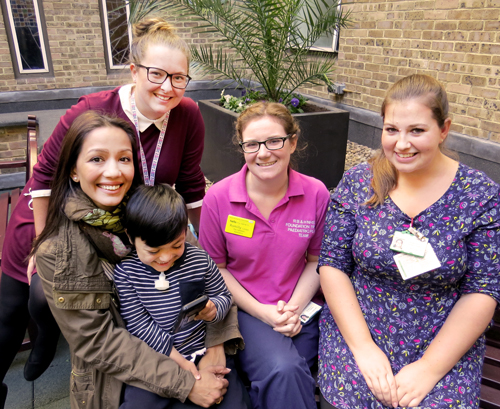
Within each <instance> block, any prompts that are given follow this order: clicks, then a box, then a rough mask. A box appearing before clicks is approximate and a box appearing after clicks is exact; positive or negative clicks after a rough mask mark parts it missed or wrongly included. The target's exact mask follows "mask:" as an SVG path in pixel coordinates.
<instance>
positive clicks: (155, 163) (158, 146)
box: [130, 94, 170, 186]
mask: <svg viewBox="0 0 500 409" xmlns="http://www.w3.org/2000/svg"><path fill="white" fill-rule="evenodd" d="M130 105H131V107H132V117H133V119H134V125H135V129H136V130H137V140H138V141H139V151H140V152H141V163H142V173H143V175H144V184H146V185H148V186H154V184H155V175H156V167H157V166H158V160H159V158H160V152H161V147H162V145H163V139H164V138H165V132H166V131H167V125H168V118H169V117H170V110H169V111H167V114H166V116H165V119H164V120H163V125H162V127H161V132H160V136H158V143H157V144H156V149H155V154H154V157H153V163H152V164H151V176H150V175H149V172H148V164H147V163H146V155H144V149H143V148H142V143H141V132H140V130H139V120H138V119H137V109H136V107H135V97H134V94H132V96H131V97H130Z"/></svg>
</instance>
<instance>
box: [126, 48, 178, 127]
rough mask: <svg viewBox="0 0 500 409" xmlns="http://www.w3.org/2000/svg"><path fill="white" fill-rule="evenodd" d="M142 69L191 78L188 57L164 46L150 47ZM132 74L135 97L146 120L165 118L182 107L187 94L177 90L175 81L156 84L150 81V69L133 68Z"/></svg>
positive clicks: (132, 66)
mask: <svg viewBox="0 0 500 409" xmlns="http://www.w3.org/2000/svg"><path fill="white" fill-rule="evenodd" d="M141 65H144V66H145V67H155V68H160V69H162V70H164V71H167V72H168V73H169V74H184V75H188V62H187V58H186V56H185V55H184V53H183V52H182V51H180V50H177V49H173V48H170V47H166V46H163V45H151V46H149V47H148V49H147V50H146V53H145V55H144V58H143V59H142V61H141ZM130 70H131V71H132V78H133V79H134V82H135V91H134V96H135V102H136V104H137V109H138V110H139V111H140V112H141V113H142V114H143V115H144V116H145V117H146V118H149V119H158V118H161V117H162V116H163V115H164V114H165V113H166V112H167V111H169V110H171V109H174V108H175V107H176V106H177V105H179V103H180V102H181V99H182V97H183V96H184V93H185V92H186V90H185V89H177V88H173V87H172V84H171V77H169V78H168V79H167V80H166V81H165V82H164V83H163V84H153V83H152V82H150V81H149V80H148V71H147V69H146V68H142V67H138V66H136V65H134V64H131V65H130Z"/></svg>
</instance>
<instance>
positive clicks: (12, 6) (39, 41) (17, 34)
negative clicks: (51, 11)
mask: <svg viewBox="0 0 500 409" xmlns="http://www.w3.org/2000/svg"><path fill="white" fill-rule="evenodd" d="M2 12H3V15H4V22H5V27H6V31H7V37H8V40H9V46H10V51H11V55H12V62H13V65H14V70H15V74H16V77H26V76H33V75H36V74H39V75H41V76H48V75H52V67H51V61H50V54H49V51H48V47H47V33H46V29H45V21H44V16H43V9H42V4H41V0H2Z"/></svg>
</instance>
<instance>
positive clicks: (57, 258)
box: [36, 220, 243, 409]
mask: <svg viewBox="0 0 500 409" xmlns="http://www.w3.org/2000/svg"><path fill="white" fill-rule="evenodd" d="M36 265H37V271H38V274H39V276H40V278H41V279H42V283H43V289H44V292H45V295H46V297H47V300H48V303H49V306H50V309H51V310H52V314H53V315H54V318H55V319H56V321H57V323H58V324H59V327H60V328H61V331H62V333H63V335H64V337H65V338H66V340H67V341H68V343H69V346H70V351H71V365H72V371H71V382H70V400H71V408H72V409H77V408H86V409H118V407H119V404H120V395H121V390H122V386H123V383H127V384H129V385H133V386H136V387H138V388H142V389H147V390H149V391H151V392H154V393H156V394H158V395H160V396H163V397H167V398H176V399H179V400H180V401H182V402H184V400H185V399H186V398H187V396H188V395H189V393H190V391H191V389H192V387H193V385H194V382H195V379H194V377H193V375H192V374H191V373H190V372H189V371H185V370H183V369H181V368H180V367H179V366H178V365H177V364H176V363H175V362H174V361H173V360H171V359H170V358H169V357H167V356H165V355H163V354H160V353H158V352H156V351H154V350H153V349H152V348H150V347H149V346H148V345H147V344H146V343H145V342H143V341H141V340H140V339H139V338H136V337H134V336H132V335H130V334H129V333H128V331H127V330H126V329H125V325H124V323H123V320H122V319H121V317H120V314H119V309H118V306H117V304H116V297H115V292H114V286H113V283H112V282H111V281H110V280H108V279H107V277H106V275H105V274H104V270H103V267H102V265H101V262H100V261H99V258H98V256H97V254H96V252H95V250H94V248H93V247H92V245H91V244H90V242H89V241H88V240H87V238H86V237H85V236H84V234H83V233H82V232H81V231H80V229H79V227H78V224H77V223H75V222H72V221H70V220H65V221H64V222H63V223H62V225H61V226H59V232H58V234H57V235H56V236H54V237H52V238H50V239H48V240H46V241H45V242H44V243H42V245H41V246H40V247H39V249H38V251H37V254H36ZM221 324H222V325H220V324H218V325H214V326H211V325H207V339H206V345H207V347H210V346H214V345H218V344H221V343H223V342H225V341H228V342H229V345H227V344H226V352H232V353H235V352H236V349H237V348H240V347H241V348H242V347H243V341H242V339H241V334H240V333H239V330H238V324H237V317H236V312H235V311H234V310H232V311H231V312H230V313H229V314H228V318H227V319H226V320H225V321H223V322H222V323H221ZM211 327H212V328H211ZM228 347H229V350H228Z"/></svg>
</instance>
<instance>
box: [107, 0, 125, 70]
mask: <svg viewBox="0 0 500 409" xmlns="http://www.w3.org/2000/svg"><path fill="white" fill-rule="evenodd" d="M124 6H125V1H124V0H106V14H107V17H108V21H107V23H108V33H109V46H110V52H111V60H112V61H111V64H110V65H111V67H116V66H122V65H124V64H127V62H128V55H129V32H128V26H127V8H126V7H124Z"/></svg>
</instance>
